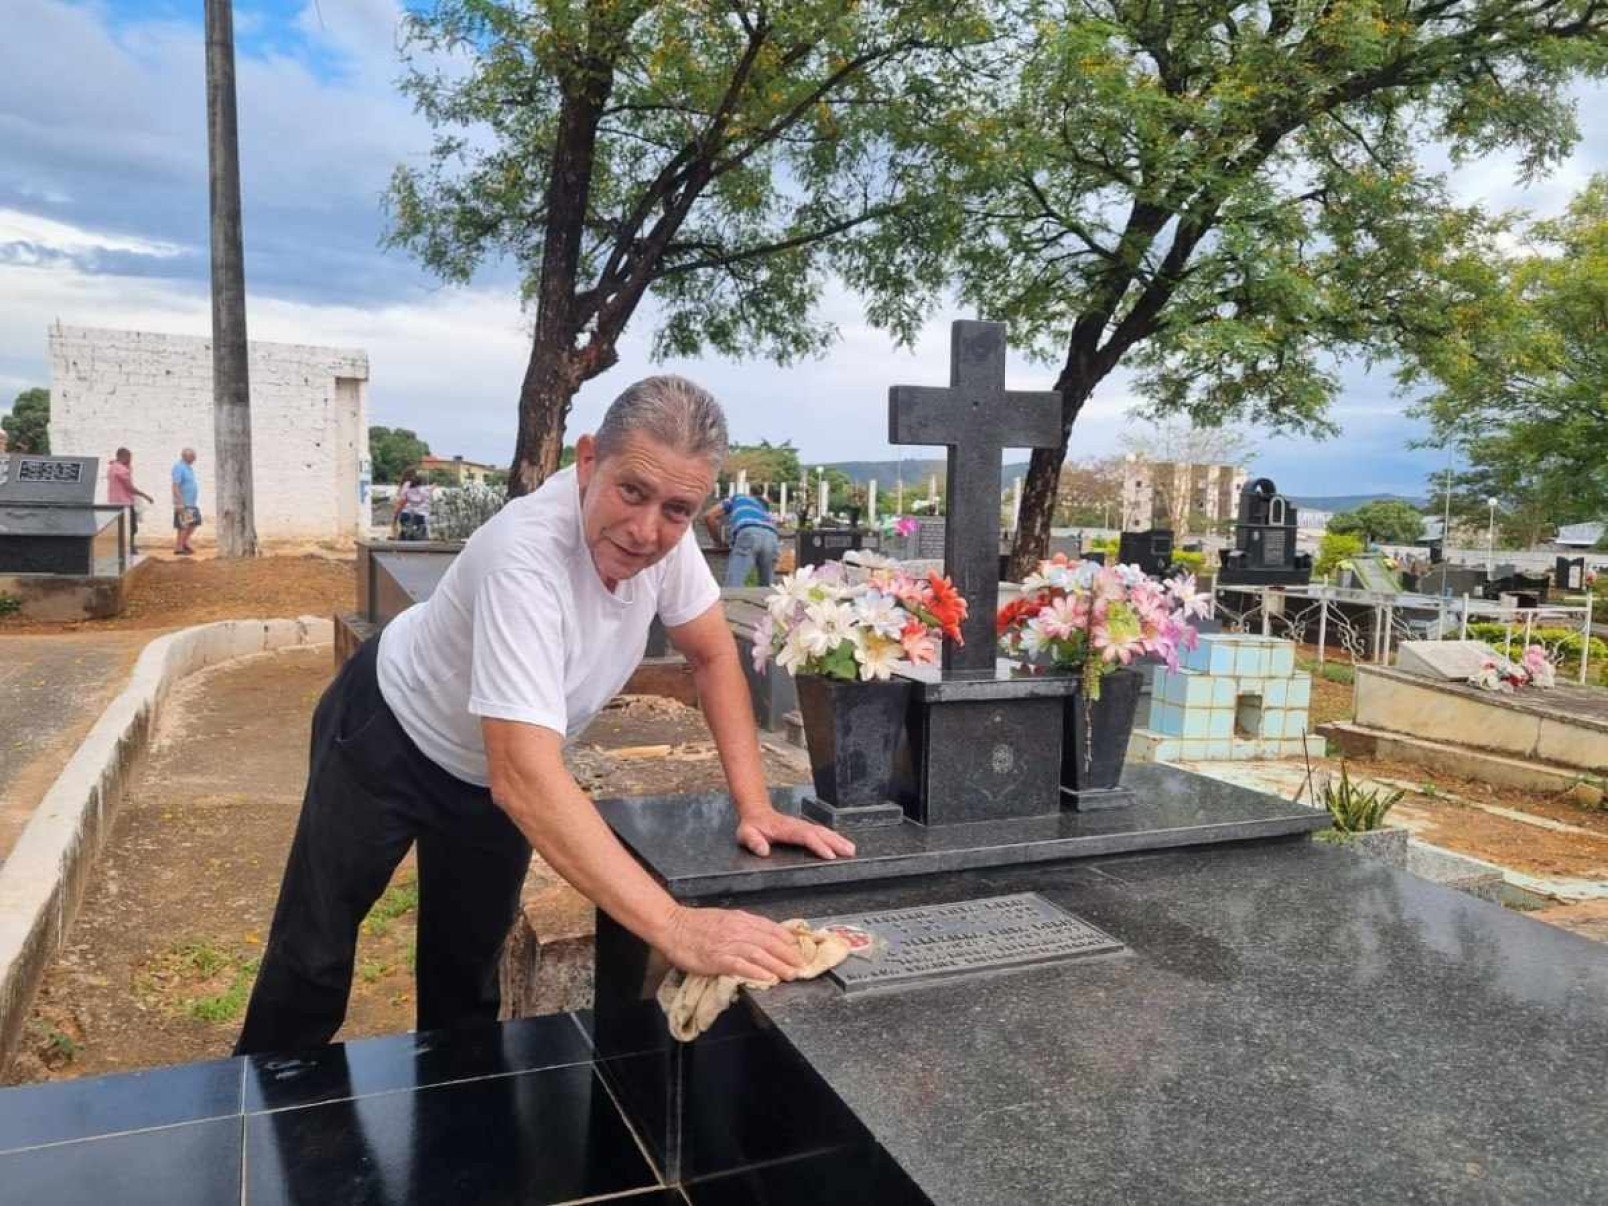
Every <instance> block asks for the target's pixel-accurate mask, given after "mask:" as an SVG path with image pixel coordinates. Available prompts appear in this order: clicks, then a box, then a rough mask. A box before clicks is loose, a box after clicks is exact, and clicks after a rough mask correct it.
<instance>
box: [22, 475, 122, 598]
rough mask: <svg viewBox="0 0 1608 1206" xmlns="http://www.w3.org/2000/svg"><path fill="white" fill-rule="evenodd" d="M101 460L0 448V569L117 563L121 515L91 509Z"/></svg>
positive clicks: (71, 570)
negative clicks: (9, 450)
mask: <svg viewBox="0 0 1608 1206" xmlns="http://www.w3.org/2000/svg"><path fill="white" fill-rule="evenodd" d="M99 464H100V462H99V460H98V459H97V458H95V457H92V456H40V455H37V454H34V453H25V452H12V453H5V454H0V573H12V574H69V575H84V576H87V575H91V574H94V573H95V572H96V570H97V566H98V564H108V563H109V565H110V566H115V565H116V563H117V553H118V539H119V528H118V523H119V517H118V516H117V515H116V513H114V512H111V511H106V512H96V511H95V510H94V503H95V483H96V480H97V477H96V472H97V469H98V467H99ZM111 572H116V571H115V570H112V571H111Z"/></svg>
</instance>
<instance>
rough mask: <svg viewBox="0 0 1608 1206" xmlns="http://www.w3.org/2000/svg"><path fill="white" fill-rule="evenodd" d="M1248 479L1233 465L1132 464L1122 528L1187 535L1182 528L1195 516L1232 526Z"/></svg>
mask: <svg viewBox="0 0 1608 1206" xmlns="http://www.w3.org/2000/svg"><path fill="white" fill-rule="evenodd" d="M1247 480H1248V478H1247V475H1246V473H1245V471H1244V470H1243V469H1240V468H1237V467H1236V466H1233V465H1195V464H1184V463H1182V462H1176V461H1144V460H1132V461H1129V462H1127V463H1126V464H1125V465H1124V466H1123V479H1122V529H1123V531H1125V532H1145V531H1149V530H1150V529H1152V528H1171V529H1173V531H1174V532H1177V533H1179V534H1180V535H1184V534H1185V532H1184V530H1183V528H1184V525H1186V524H1187V522H1188V520H1189V518H1190V516H1191V515H1193V514H1195V513H1196V512H1199V513H1201V514H1203V515H1204V516H1205V517H1206V519H1207V521H1208V522H1211V523H1218V522H1222V521H1224V520H1229V521H1232V520H1233V519H1234V518H1235V516H1236V515H1237V514H1238V512H1239V494H1240V491H1241V490H1242V489H1244V488H1245V483H1246V481H1247ZM1187 534H1188V535H1191V536H1195V535H1199V533H1195V532H1189V533H1187Z"/></svg>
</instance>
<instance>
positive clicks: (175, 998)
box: [134, 940, 258, 1023]
mask: <svg viewBox="0 0 1608 1206" xmlns="http://www.w3.org/2000/svg"><path fill="white" fill-rule="evenodd" d="M257 966H258V960H257V959H256V957H255V956H252V955H246V954H241V953H239V952H235V951H231V950H228V949H226V948H224V947H222V946H219V945H218V944H217V943H214V942H209V941H206V940H199V941H192V942H181V943H179V944H178V945H176V946H174V947H171V948H170V949H168V950H166V951H164V952H162V953H161V954H159V955H157V956H156V957H155V958H154V959H152V960H151V961H150V963H149V964H147V965H146V967H145V968H144V969H143V970H142V971H141V972H140V973H139V974H138V975H136V976H135V977H134V988H135V991H136V992H137V993H138V994H139V995H140V996H141V997H143V998H145V999H146V1000H147V1001H148V1002H150V1003H152V1004H154V1005H156V1006H157V1007H158V1008H160V1009H161V1010H162V1012H164V1013H166V1014H169V1015H171V1016H177V1017H187V1018H194V1019H195V1020H196V1021H198V1022H212V1023H221V1022H233V1021H237V1020H238V1019H239V1018H240V1017H241V1015H242V1014H244V1013H245V1011H246V1001H247V1000H248V999H249V998H250V996H251V986H252V985H253V984H254V983H255V982H256V979H257Z"/></svg>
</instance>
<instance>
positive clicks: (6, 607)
mask: <svg viewBox="0 0 1608 1206" xmlns="http://www.w3.org/2000/svg"><path fill="white" fill-rule="evenodd" d="M21 610H22V600H21V599H19V598H17V596H16V595H6V594H0V616H14V615H16V614H17V613H18V612H19V611H21Z"/></svg>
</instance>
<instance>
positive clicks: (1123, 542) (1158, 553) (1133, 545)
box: [1117, 528, 1173, 578]
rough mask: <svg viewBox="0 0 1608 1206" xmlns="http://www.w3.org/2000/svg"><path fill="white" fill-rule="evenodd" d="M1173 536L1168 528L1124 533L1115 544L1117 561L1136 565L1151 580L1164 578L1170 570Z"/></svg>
mask: <svg viewBox="0 0 1608 1206" xmlns="http://www.w3.org/2000/svg"><path fill="white" fill-rule="evenodd" d="M1172 559H1173V534H1172V530H1171V529H1169V528H1153V529H1151V530H1150V531H1148V532H1124V533H1122V536H1121V538H1120V539H1119V540H1118V542H1117V561H1118V562H1119V563H1120V564H1122V565H1137V566H1138V567H1139V568H1140V569H1142V570H1144V572H1145V573H1147V574H1149V575H1150V576H1151V577H1152V578H1160V577H1164V576H1165V575H1166V573H1167V571H1168V570H1169V569H1171V568H1172Z"/></svg>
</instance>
